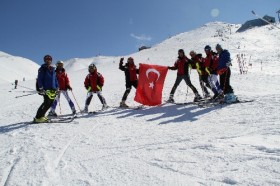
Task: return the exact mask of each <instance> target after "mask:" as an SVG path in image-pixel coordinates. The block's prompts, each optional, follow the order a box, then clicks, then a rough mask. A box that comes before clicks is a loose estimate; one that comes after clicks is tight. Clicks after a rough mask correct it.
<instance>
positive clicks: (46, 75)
mask: <svg viewBox="0 0 280 186" xmlns="http://www.w3.org/2000/svg"><path fill="white" fill-rule="evenodd" d="M51 63H52V57H51V56H50V55H46V56H44V64H43V65H42V66H41V67H40V68H39V70H38V77H37V83H36V86H37V87H38V94H39V95H42V96H43V97H44V102H43V103H42V104H41V106H40V107H39V108H38V111H37V114H36V116H35V118H34V120H33V122H34V123H41V122H47V121H48V118H47V117H45V114H46V112H47V111H48V109H49V108H50V107H51V105H52V103H53V101H54V99H55V96H56V94H57V91H58V82H57V78H56V74H55V68H54V67H53V66H51Z"/></svg>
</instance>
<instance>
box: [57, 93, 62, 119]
mask: <svg viewBox="0 0 280 186" xmlns="http://www.w3.org/2000/svg"><path fill="white" fill-rule="evenodd" d="M57 101H58V105H59V112H60V115H62V113H61V105H60V97H59V98H58V100H57Z"/></svg>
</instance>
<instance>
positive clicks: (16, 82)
mask: <svg viewBox="0 0 280 186" xmlns="http://www.w3.org/2000/svg"><path fill="white" fill-rule="evenodd" d="M17 85H18V80H17V79H16V80H15V89H17Z"/></svg>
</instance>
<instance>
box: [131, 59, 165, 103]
mask: <svg viewBox="0 0 280 186" xmlns="http://www.w3.org/2000/svg"><path fill="white" fill-rule="evenodd" d="M167 71H168V68H167V67H166V66H159V65H149V64H141V63H140V66H139V80H138V85H137V89H136V95H135V98H134V100H135V101H137V102H138V103H141V104H143V105H149V106H155V105H159V104H161V98H162V89H163V84H164V80H165V77H166V74H167Z"/></svg>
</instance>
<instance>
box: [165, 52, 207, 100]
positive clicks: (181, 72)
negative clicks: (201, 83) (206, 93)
mask: <svg viewBox="0 0 280 186" xmlns="http://www.w3.org/2000/svg"><path fill="white" fill-rule="evenodd" d="M190 65H191V61H190V60H189V59H188V58H187V56H186V55H185V52H184V50H183V49H180V50H179V51H178V59H177V60H176V62H175V63H174V66H172V67H168V69H169V70H177V78H176V81H175V83H174V85H173V87H172V89H171V92H170V95H169V99H168V100H167V102H171V103H173V102H174V99H173V96H174V93H175V91H176V89H177V87H178V86H179V84H180V83H181V81H182V80H185V82H186V84H187V85H188V86H189V87H190V88H191V89H192V91H193V93H194V94H195V97H194V101H195V102H196V101H199V100H200V99H202V98H201V96H200V95H199V93H198V91H197V89H196V88H195V87H194V86H193V85H192V83H191V80H190V75H189V66H190Z"/></svg>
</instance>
